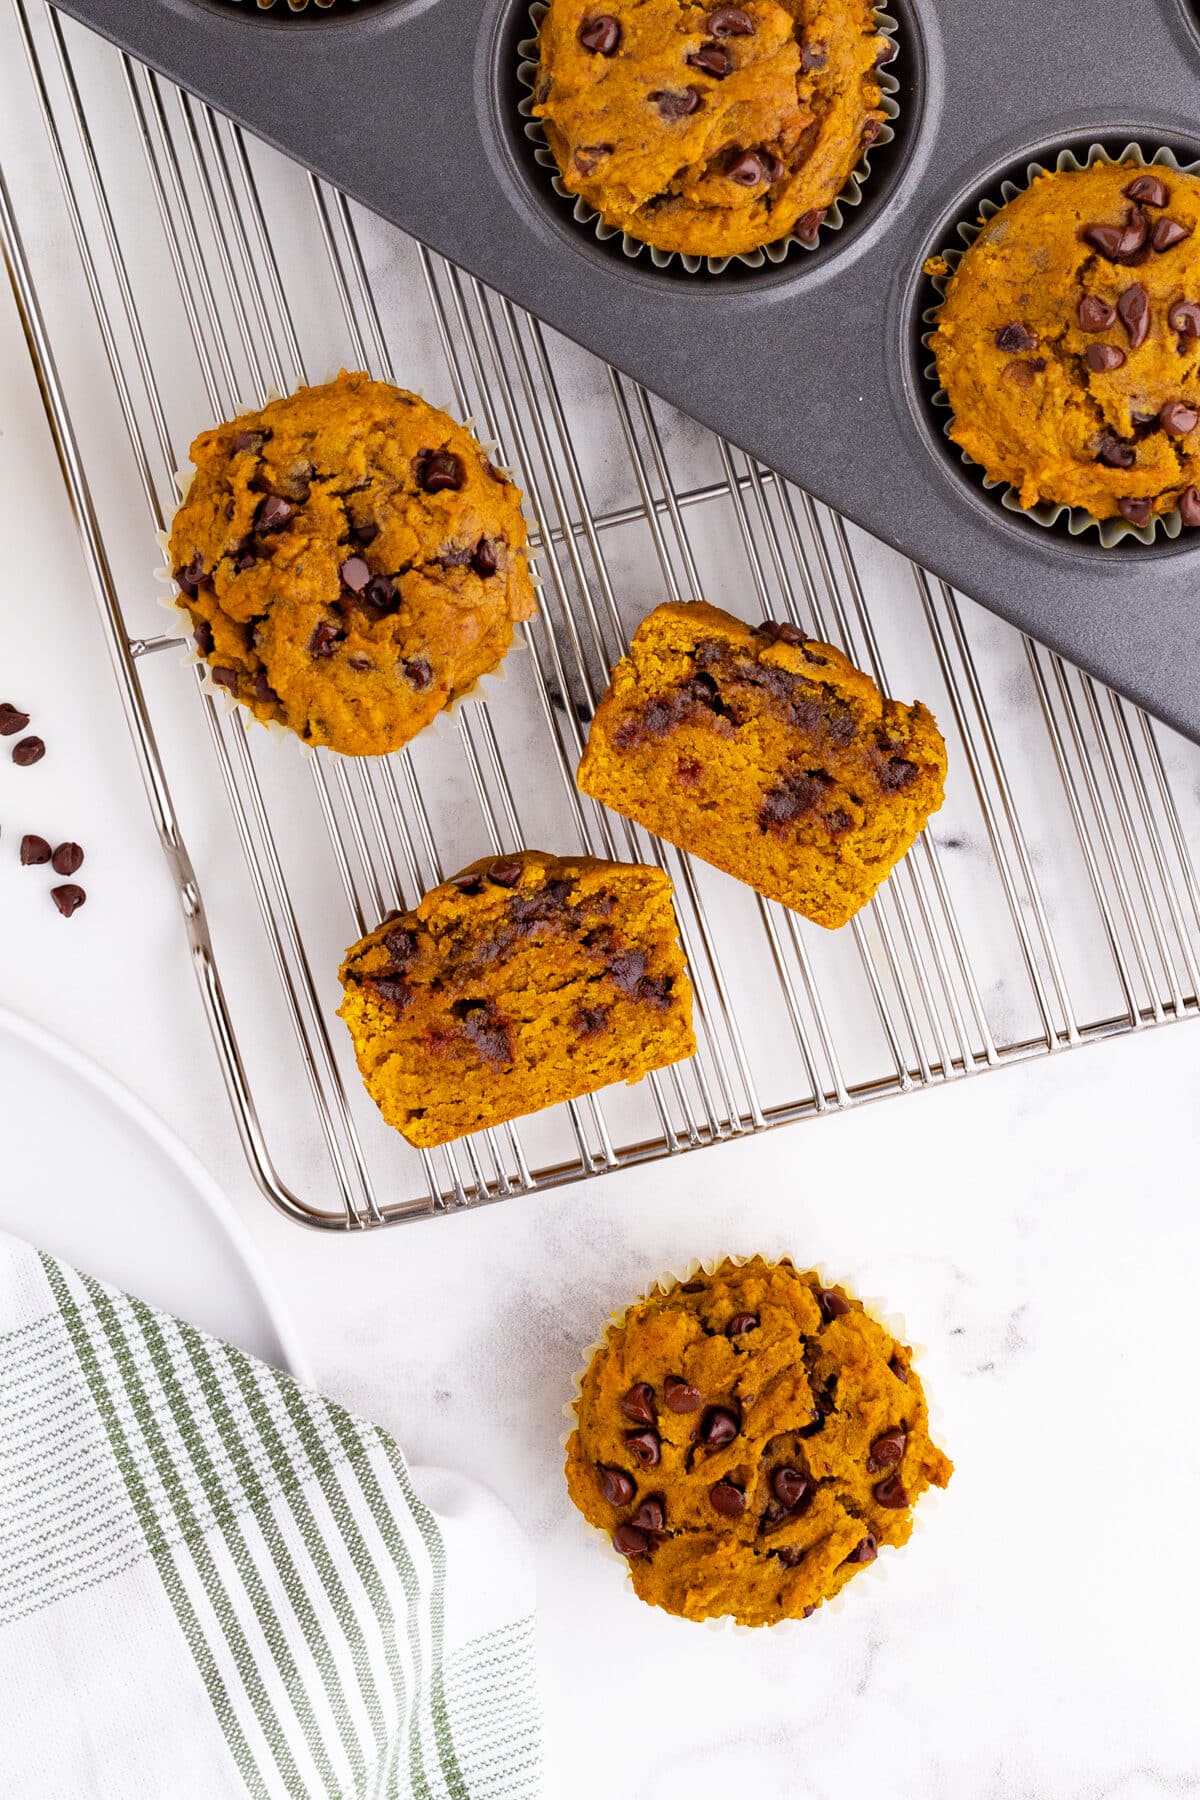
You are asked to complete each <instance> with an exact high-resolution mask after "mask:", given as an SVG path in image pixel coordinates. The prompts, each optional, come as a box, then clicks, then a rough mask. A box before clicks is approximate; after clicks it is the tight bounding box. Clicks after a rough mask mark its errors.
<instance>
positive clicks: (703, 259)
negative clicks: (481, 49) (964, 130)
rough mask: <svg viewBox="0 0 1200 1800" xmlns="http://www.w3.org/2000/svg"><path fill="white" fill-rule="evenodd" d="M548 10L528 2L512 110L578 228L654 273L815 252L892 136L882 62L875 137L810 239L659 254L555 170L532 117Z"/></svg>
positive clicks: (890, 80)
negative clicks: (527, 29) (710, 252)
mask: <svg viewBox="0 0 1200 1800" xmlns="http://www.w3.org/2000/svg"><path fill="white" fill-rule="evenodd" d="M549 10H550V8H549V6H548V5H547V4H546V3H545V0H533V4H532V5H531V6H530V8H529V17H530V21H531V24H532V34H531V36H529V37H527V38H522V39H521V41H520V43H518V45H517V56H518V58H519V61H518V64H517V71H516V73H517V81H518V82H519V84H520V86H521V87H522V88H524V89H525V93H524V96H523V97H522V99H521V100H520V101H519V102H518V106H517V111H518V112H519V113H520V115H521V117H522V118H523V119H524V120H525V127H524V129H525V136H526V137H527V138H528V139H529V141H530V143H531V144H532V145H533V146H534V150H533V156H534V161H535V162H537V163H538V164H539V165H540V166H541V167H542V168H543V169H545V170H546V174H547V179H548V180H549V183H550V186H551V187H552V188H553V190H554V192H555V193H556V194H557V195H558V196H559V197H560V198H561V199H562V200H564V201H565V202H566V204H567V206H568V207H569V208H570V210H571V215H572V217H573V218H574V219H575V220H576V222H577V223H578V224H580V225H585V226H590V227H591V229H592V231H593V232H594V234H595V236H596V238H597V240H598V241H599V242H600V243H602V244H607V243H608V242H609V241H610V240H611V239H613V238H619V239H620V240H621V250H622V252H623V253H624V255H625V256H627V257H629V258H631V259H632V258H634V257H639V256H641V255H642V253H643V252H645V253H646V254H647V255H648V256H649V258H650V262H651V264H652V265H653V267H654V268H656V269H672V268H675V267H676V266H678V267H679V268H681V269H684V270H686V272H687V273H688V274H689V275H696V274H700V273H704V274H708V275H720V274H721V273H722V271H723V270H725V269H726V268H728V266H729V264H730V263H731V262H736V263H740V264H741V265H742V267H743V268H746V269H762V268H765V267H767V266H768V265H770V264H776V265H778V264H780V263H783V262H785V261H786V260H787V258H788V256H789V255H790V254H791V251H792V249H793V247H795V246H798V247H799V248H800V249H801V250H806V251H811V250H816V249H818V248H819V247H820V244H821V240H822V237H823V236H824V235H825V234H826V233H829V232H836V231H840V230H841V229H842V226H843V225H845V224H846V222H847V221H846V213H845V209H846V208H847V207H855V206H858V205H860V204H861V202H862V198H863V188H864V186H865V185H866V183H867V181H868V180H869V178H870V174H871V166H870V165H871V157H872V155H873V154H874V152H875V151H876V150H881V149H882V148H883V146H884V145H885V144H890V143H891V142H892V141H893V139H894V138H895V135H896V133H895V130H894V125H895V121H896V120H897V119H898V118H899V117H900V106H899V102H898V100H897V98H896V96H897V95H898V94H899V92H900V83H899V81H898V80H897V79H896V77H895V75H893V74H892V72H891V70H890V68H889V67H888V66H887V65H886V64H885V65H882V66H881V67H880V68H879V70H878V80H879V86H880V89H881V90H882V91H881V97H880V101H879V105H880V109H881V110H882V112H883V113H884V115H885V118H884V121H883V123H882V124H881V125H880V128H879V132H878V135H877V136H876V137H875V139H874V140H873V142H872V143H870V144H869V145H867V146H866V147H865V148H864V150H863V154H862V159H861V161H860V162H859V163H858V165H857V166H856V167H855V168H854V169H853V170H851V172H850V175H849V176H848V178H847V180H846V183H845V186H844V187H843V188H842V190H841V192H840V193H839V194H838V195H837V197H836V198H835V199H834V200H832V201H831V202H830V204H829V206H828V208H827V209H826V210H825V216H824V218H823V219H822V220H821V221H820V222H819V224H818V227H817V229H816V230H815V231H814V232H813V233H812V234H811V235H806V236H803V237H802V236H801V235H800V233H799V232H798V231H796V230H793V231H790V232H788V233H787V234H786V235H785V236H783V237H780V238H776V239H775V240H773V242H771V243H769V244H763V245H761V246H760V247H759V248H758V249H757V250H747V251H741V252H739V253H738V254H736V255H734V256H694V255H691V254H690V253H687V252H685V251H682V250H661V249H659V248H658V247H657V246H656V245H654V244H648V243H646V242H645V241H644V239H642V238H638V237H634V236H633V235H632V234H631V233H630V232H628V231H623V230H622V229H621V227H620V226H618V225H610V224H609V223H608V222H607V221H606V220H605V218H604V216H603V214H602V213H599V212H597V210H596V209H595V207H593V206H590V205H589V204H588V202H587V201H586V200H584V199H583V197H582V196H581V195H578V194H573V193H572V192H571V191H570V189H569V188H568V187H567V186H566V184H565V182H564V181H563V179H562V175H561V174H560V172H559V167H558V163H557V161H556V160H555V156H554V152H553V150H551V148H550V144H549V142H548V140H547V137H546V133H545V130H544V128H543V126H542V122H541V120H540V119H535V118H534V117H533V107H534V104H535V92H536V87H537V75H538V60H539V51H538V37H539V34H540V31H541V24H542V20H543V19H544V18H545V17H546V15H547V13H548V12H549ZM872 16H873V21H874V25H875V29H876V31H877V32H878V33H879V34H880V36H882V37H887V38H890V39H891V40H892V42H893V44H897V36H898V33H899V30H900V25H899V22H898V20H896V19H895V18H893V17H892V15H891V14H890V13H888V12H886V11H884V10H883V8H882V7H876V8H875V9H874V11H873V15H872Z"/></svg>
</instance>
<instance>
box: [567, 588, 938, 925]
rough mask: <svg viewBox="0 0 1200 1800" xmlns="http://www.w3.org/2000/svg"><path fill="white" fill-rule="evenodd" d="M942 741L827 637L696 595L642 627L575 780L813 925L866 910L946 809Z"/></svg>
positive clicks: (927, 720) (924, 716) (920, 712)
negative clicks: (741, 614) (754, 618)
mask: <svg viewBox="0 0 1200 1800" xmlns="http://www.w3.org/2000/svg"><path fill="white" fill-rule="evenodd" d="M945 774H946V748H945V745H944V744H943V742H942V738H941V734H940V733H939V731H938V728H937V724H936V722H935V720H934V718H933V715H932V713H930V712H929V710H928V708H926V707H924V706H922V705H921V704H920V702H919V701H918V702H917V703H916V704H915V705H913V706H903V705H901V704H900V702H899V701H896V700H888V699H886V698H885V697H884V696H883V695H882V694H881V693H880V692H879V689H878V688H877V687H876V686H875V683H874V682H873V681H872V680H871V678H870V677H869V676H868V675H864V674H863V673H862V671H861V670H860V669H856V668H855V667H854V665H853V663H851V662H849V661H848V660H847V658H846V657H845V656H843V654H842V652H841V651H840V650H837V649H835V648H834V647H833V645H831V644H821V643H817V642H815V641H814V640H812V639H810V638H806V637H805V636H804V635H803V634H802V633H801V632H800V631H798V630H797V629H796V627H795V626H794V625H775V624H769V623H768V624H764V625H759V626H757V627H753V626H750V625H747V624H745V623H743V621H742V620H741V619H735V618H734V617H733V616H732V614H730V613H726V612H721V611H719V610H718V608H717V607H715V606H708V605H706V604H705V603H704V602H702V601H692V602H681V601H668V602H667V603H666V604H665V605H663V606H659V607H656V608H655V610H654V611H653V612H652V613H651V614H650V615H649V617H648V618H645V619H643V620H642V623H641V624H640V625H639V626H638V629H637V632H636V634H635V636H634V639H633V643H632V644H631V645H630V650H629V655H628V656H627V657H625V658H624V659H623V660H622V661H621V662H620V663H618V664H617V667H616V668H615V669H614V670H613V676H612V682H611V685H610V686H609V689H608V692H607V693H606V694H605V696H604V699H603V700H602V701H601V703H600V705H599V707H598V708H597V710H596V717H595V719H594V720H593V722H592V728H591V732H590V734H589V736H588V741H587V745H586V747H585V749H584V753H583V760H582V761H581V763H580V765H579V777H578V780H579V786H580V787H581V788H582V789H583V790H584V792H585V793H587V794H591V795H592V796H593V797H594V798H595V799H597V800H602V801H603V802H604V803H605V805H606V806H611V807H613V808H614V809H615V810H616V811H617V812H620V813H625V814H626V815H627V816H628V817H629V818H631V819H636V820H637V822H638V824H639V825H644V826H645V827H646V829H647V830H648V831H653V832H655V833H656V834H657V835H658V836H659V837H663V838H667V839H668V840H669V841H670V842H671V843H673V844H678V845H679V846H680V848H681V849H683V850H689V851H691V852H692V853H693V855H695V856H699V857H703V859H704V861H705V862H710V863H713V864H715V865H716V867H717V868H718V869H724V870H725V871H726V873H727V874H729V875H734V876H736V877H737V879H738V880H739V881H746V882H749V884H750V886H751V887H753V888H757V890H758V892H759V893H760V894H765V895H766V896H767V898H768V899H771V900H781V901H782V902H783V904H784V905H785V906H790V907H792V908H793V909H794V910H795V911H796V912H800V913H803V914H804V916H805V917H806V918H808V919H812V920H814V921H815V922H816V923H817V924H818V925H824V926H827V927H829V928H831V929H832V928H834V927H836V926H839V925H844V924H845V923H846V921H847V919H850V918H852V917H853V916H854V914H855V913H856V912H857V911H858V909H859V908H860V907H861V906H863V905H865V904H866V902H867V901H868V900H869V899H870V898H871V896H872V894H873V893H874V892H875V890H876V888H878V886H879V884H880V882H881V881H883V879H884V878H885V876H886V875H888V873H889V872H890V871H891V869H892V868H893V867H894V865H895V864H896V863H897V862H898V861H899V859H900V858H901V857H902V856H903V855H904V854H905V852H906V851H907V850H908V849H909V846H910V845H911V844H912V842H913V840H914V839H915V838H916V836H917V834H918V832H919V831H920V830H921V829H922V827H923V826H924V824H925V821H926V819H927V818H928V817H929V814H930V813H931V812H935V811H936V810H937V808H938V807H939V806H940V805H941V803H942V787H943V781H944V779H945Z"/></svg>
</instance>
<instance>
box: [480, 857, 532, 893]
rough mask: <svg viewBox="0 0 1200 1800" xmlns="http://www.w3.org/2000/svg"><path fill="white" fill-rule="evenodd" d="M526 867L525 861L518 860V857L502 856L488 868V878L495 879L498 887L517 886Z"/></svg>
mask: <svg viewBox="0 0 1200 1800" xmlns="http://www.w3.org/2000/svg"><path fill="white" fill-rule="evenodd" d="M524 867H525V865H524V863H520V862H518V861H517V859H516V857H507V856H506V857H501V858H500V860H499V861H498V862H494V863H493V864H492V866H491V868H490V869H489V870H488V880H489V881H494V882H495V884H496V886H497V887H502V888H510V887H516V885H517V883H518V881H520V879H521V873H522V871H523V869H524Z"/></svg>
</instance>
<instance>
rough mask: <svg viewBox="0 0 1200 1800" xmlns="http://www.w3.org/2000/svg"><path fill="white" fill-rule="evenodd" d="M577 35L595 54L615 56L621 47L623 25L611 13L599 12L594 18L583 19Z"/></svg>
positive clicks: (585, 47)
mask: <svg viewBox="0 0 1200 1800" xmlns="http://www.w3.org/2000/svg"><path fill="white" fill-rule="evenodd" d="M577 36H578V38H579V41H580V43H581V44H582V45H583V47H584V49H585V50H590V51H591V52H592V54H593V56H613V55H615V53H616V51H617V50H618V49H619V47H620V43H621V27H620V25H619V24H618V22H617V20H616V19H614V18H613V16H612V14H611V13H598V14H597V16H596V17H595V18H594V19H585V20H584V21H583V24H582V25H581V26H580V27H579V31H578V33H577Z"/></svg>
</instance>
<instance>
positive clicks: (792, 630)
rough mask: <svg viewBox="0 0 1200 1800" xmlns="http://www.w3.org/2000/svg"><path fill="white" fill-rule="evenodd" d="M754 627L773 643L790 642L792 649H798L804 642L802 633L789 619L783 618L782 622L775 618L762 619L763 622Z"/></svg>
mask: <svg viewBox="0 0 1200 1800" xmlns="http://www.w3.org/2000/svg"><path fill="white" fill-rule="evenodd" d="M754 629H755V630H756V631H758V632H760V633H761V634H762V636H763V637H765V638H770V640H771V642H772V643H773V644H791V645H792V647H793V648H794V649H799V648H800V646H801V645H802V644H803V643H804V633H803V632H802V631H801V630H800V628H799V626H798V625H793V624H792V622H791V620H790V619H784V620H783V621H782V622H779V621H778V620H776V619H764V621H763V623H762V624H761V625H756V626H755V628H754Z"/></svg>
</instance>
